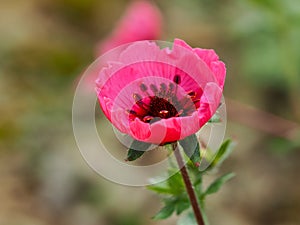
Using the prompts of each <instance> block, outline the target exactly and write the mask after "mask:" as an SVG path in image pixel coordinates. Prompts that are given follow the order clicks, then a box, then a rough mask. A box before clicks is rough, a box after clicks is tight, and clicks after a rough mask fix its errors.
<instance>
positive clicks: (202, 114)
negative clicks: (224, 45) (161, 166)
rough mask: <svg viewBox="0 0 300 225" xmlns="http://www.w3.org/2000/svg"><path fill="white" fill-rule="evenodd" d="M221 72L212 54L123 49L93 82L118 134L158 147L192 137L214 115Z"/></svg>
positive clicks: (178, 48) (147, 44)
mask: <svg viewBox="0 0 300 225" xmlns="http://www.w3.org/2000/svg"><path fill="white" fill-rule="evenodd" d="M225 74H226V69H225V65H224V63H223V62H221V61H219V58H218V56H217V54H216V53H215V52H214V51H213V50H207V49H201V48H194V49H193V48H191V47H190V46H189V45H187V44H186V43H185V42H184V41H182V40H179V39H176V40H175V41H174V44H173V47H172V49H170V48H168V47H167V48H163V49H160V47H159V46H158V45H157V44H156V43H155V42H151V41H140V42H135V43H132V44H129V45H128V47H127V48H126V49H125V50H124V51H123V52H122V53H121V54H119V56H118V58H117V59H115V61H114V62H108V66H107V67H105V68H103V69H102V70H101V71H100V73H99V76H98V79H97V81H96V86H97V88H96V91H97V96H98V100H99V103H100V106H101V108H102V110H103V112H104V114H105V115H106V117H107V118H108V119H109V120H110V121H111V122H112V124H113V125H114V126H115V127H116V128H118V129H119V130H120V131H121V132H123V133H126V134H129V135H131V136H132V137H133V138H134V139H137V140H140V141H144V142H150V143H155V144H164V143H168V142H173V141H177V140H181V139H184V138H185V137H187V136H190V135H191V134H194V133H196V132H197V131H198V130H199V129H200V128H201V127H202V126H203V125H204V124H205V123H206V122H207V121H208V120H209V119H210V118H211V117H212V116H213V114H214V113H215V112H216V110H217V108H218V106H219V104H220V100H221V97H222V91H223V86H224V79H225Z"/></svg>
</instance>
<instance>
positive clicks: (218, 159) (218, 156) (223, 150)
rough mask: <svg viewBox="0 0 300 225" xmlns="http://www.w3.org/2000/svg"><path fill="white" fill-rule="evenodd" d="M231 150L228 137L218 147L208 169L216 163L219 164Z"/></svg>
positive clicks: (230, 142)
mask: <svg viewBox="0 0 300 225" xmlns="http://www.w3.org/2000/svg"><path fill="white" fill-rule="evenodd" d="M231 152H232V141H231V140H230V139H228V140H226V141H225V142H223V144H222V145H221V147H220V148H219V150H218V152H217V154H216V156H215V158H214V159H213V161H212V162H211V164H210V165H209V167H208V169H212V168H214V167H215V166H216V165H220V164H222V163H223V162H224V160H225V159H226V158H227V157H228V156H229V155H230V153H231Z"/></svg>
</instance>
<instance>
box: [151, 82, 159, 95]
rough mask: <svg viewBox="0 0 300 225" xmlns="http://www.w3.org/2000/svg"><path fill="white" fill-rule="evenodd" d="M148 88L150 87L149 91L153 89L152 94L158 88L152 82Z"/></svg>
mask: <svg viewBox="0 0 300 225" xmlns="http://www.w3.org/2000/svg"><path fill="white" fill-rule="evenodd" d="M150 89H151V91H153V93H154V94H156V93H157V92H158V89H157V87H156V86H155V85H154V84H150Z"/></svg>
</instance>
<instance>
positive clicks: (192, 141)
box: [179, 134, 201, 167]
mask: <svg viewBox="0 0 300 225" xmlns="http://www.w3.org/2000/svg"><path fill="white" fill-rule="evenodd" d="M179 144H180V145H181V147H182V148H183V150H184V152H185V154H186V155H187V156H188V157H189V159H190V160H191V161H192V162H193V164H194V165H195V166H196V167H199V166H200V160H201V157H200V145H199V142H198V139H197V136H196V135H195V134H192V135H191V136H188V137H186V138H185V139H183V140H180V141H179Z"/></svg>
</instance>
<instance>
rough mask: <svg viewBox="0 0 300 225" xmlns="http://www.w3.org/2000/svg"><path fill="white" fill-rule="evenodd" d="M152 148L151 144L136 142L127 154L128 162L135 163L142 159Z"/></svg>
mask: <svg viewBox="0 0 300 225" xmlns="http://www.w3.org/2000/svg"><path fill="white" fill-rule="evenodd" d="M150 146H151V143H146V142H142V141H138V140H134V141H133V142H132V144H131V146H130V148H129V150H128V152H127V158H126V160H127V161H134V160H136V159H138V158H140V157H141V156H142V155H143V154H144V153H145V151H146V150H147V149H148V148H149V147H150Z"/></svg>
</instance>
